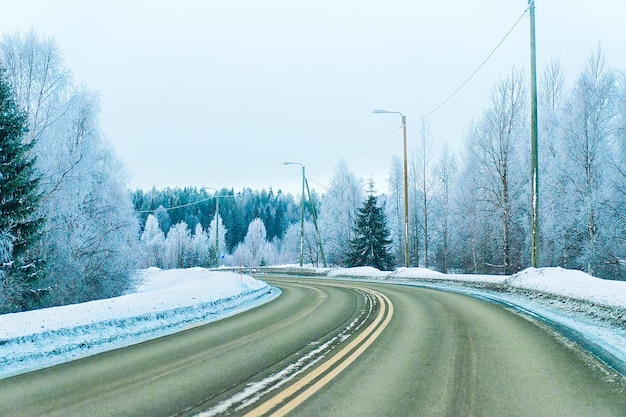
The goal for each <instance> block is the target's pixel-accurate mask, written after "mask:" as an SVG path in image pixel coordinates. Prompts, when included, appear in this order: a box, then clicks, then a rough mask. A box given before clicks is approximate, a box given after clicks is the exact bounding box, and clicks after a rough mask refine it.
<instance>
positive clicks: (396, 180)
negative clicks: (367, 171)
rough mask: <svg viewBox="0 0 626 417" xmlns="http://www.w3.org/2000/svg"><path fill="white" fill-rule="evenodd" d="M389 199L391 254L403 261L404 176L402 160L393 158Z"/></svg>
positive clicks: (388, 217) (387, 213)
mask: <svg viewBox="0 0 626 417" xmlns="http://www.w3.org/2000/svg"><path fill="white" fill-rule="evenodd" d="M388 182H389V198H388V199H387V204H386V205H385V211H386V216H387V219H388V221H389V231H390V239H391V241H392V243H391V253H392V254H393V255H394V258H395V259H396V260H397V261H400V260H403V259H404V248H405V245H404V174H403V167H402V160H401V159H400V158H399V157H397V156H394V157H393V158H392V160H391V168H390V171H389V180H388Z"/></svg>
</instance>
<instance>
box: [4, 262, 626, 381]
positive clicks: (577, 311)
mask: <svg viewBox="0 0 626 417" xmlns="http://www.w3.org/2000/svg"><path fill="white" fill-rule="evenodd" d="M265 271H266V272H268V273H269V272H282V273H289V274H292V275H318V276H327V277H333V278H349V279H368V280H370V279H371V280H376V281H386V282H397V283H403V284H408V285H419V286H428V287H435V288H442V287H444V288H446V289H448V290H454V291H459V292H463V293H467V294H469V295H472V296H475V297H480V298H486V299H489V300H492V301H496V302H504V303H508V304H510V305H515V306H519V307H521V308H522V309H524V310H525V311H529V312H531V313H533V314H537V315H539V316H541V317H545V318H547V319H549V320H551V321H553V322H555V323H560V324H563V325H565V326H567V327H569V328H571V329H574V330H575V331H577V332H579V333H580V334H582V335H583V336H584V337H585V338H586V339H588V340H590V341H592V342H593V343H594V344H595V345H598V346H600V347H602V348H603V349H605V350H606V351H608V352H610V353H611V354H612V355H614V356H615V357H616V358H618V359H619V360H621V361H622V364H623V363H626V282H625V281H607V280H602V279H598V278H594V277H592V276H590V275H587V274H585V273H583V272H580V271H572V270H565V269H562V268H540V269H533V268H529V269H526V270H524V271H522V272H520V273H518V274H515V275H513V276H502V275H467V274H442V273H440V272H436V271H431V270H429V269H424V268H400V269H398V270H396V271H394V272H382V271H379V270H377V269H375V268H370V267H360V268H336V269H329V268H312V267H311V268H308V267H305V268H301V267H298V266H294V265H284V266H280V267H271V268H267V269H265ZM141 275H142V283H141V284H140V285H138V287H137V289H136V291H135V292H133V293H130V294H127V295H124V296H122V297H116V298H111V299H107V300H98V301H92V302H89V303H83V304H76V305H70V306H63V307H55V308H49V309H42V310H37V311H29V312H24V313H17V314H7V315H0V378H4V377H7V376H10V375H15V374H18V373H22V372H26V371H29V370H33V369H37V368H42V367H46V366H50V365H53V364H56V363H61V362H65V361H68V360H72V359H76V358H79V357H84V356H88V355H92V354H95V353H99V352H103V351H105V350H110V349H114V348H118V347H122V346H127V345H130V344H133V343H138V342H141V341H145V340H148V339H152V338H155V337H159V336H162V335H165V334H171V333H174V332H176V331H180V330H182V329H184V328H187V327H190V326H194V325H197V324H199V323H207V322H210V321H215V320H218V319H220V318H223V317H226V316H228V315H232V314H236V313H237V312H240V311H243V310H246V309H249V308H253V307H255V306H257V305H260V304H262V303H265V302H268V301H270V300H272V299H274V298H276V297H277V296H278V295H279V294H280V290H278V289H276V288H272V287H270V286H269V285H267V283H265V282H263V281H260V280H257V279H254V278H252V277H249V276H246V275H240V274H237V273H233V272H225V271H219V272H215V271H209V270H206V269H202V268H192V269H187V270H167V271H162V270H159V269H156V268H151V269H148V270H143V271H141ZM622 366H623V365H622Z"/></svg>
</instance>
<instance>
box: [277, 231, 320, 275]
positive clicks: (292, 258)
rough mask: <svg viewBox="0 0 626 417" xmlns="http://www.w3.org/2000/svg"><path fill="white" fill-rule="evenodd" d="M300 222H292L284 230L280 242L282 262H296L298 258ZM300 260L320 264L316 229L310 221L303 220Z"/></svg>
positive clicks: (305, 262)
mask: <svg viewBox="0 0 626 417" xmlns="http://www.w3.org/2000/svg"><path fill="white" fill-rule="evenodd" d="M300 229H301V226H300V223H293V224H291V225H290V226H289V227H288V228H287V231H286V232H285V236H284V237H283V240H282V244H281V251H280V256H281V259H282V261H283V262H288V263H298V262H299V258H300ZM302 262H303V263H304V264H311V265H315V266H319V265H321V264H322V255H321V253H320V251H319V246H318V244H317V231H316V230H315V225H314V224H313V222H311V221H305V222H304V234H303V239H302Z"/></svg>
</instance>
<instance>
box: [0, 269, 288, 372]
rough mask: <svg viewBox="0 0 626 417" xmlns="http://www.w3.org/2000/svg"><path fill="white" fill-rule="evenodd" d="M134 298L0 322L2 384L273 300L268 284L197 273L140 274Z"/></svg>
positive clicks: (29, 313)
mask: <svg viewBox="0 0 626 417" xmlns="http://www.w3.org/2000/svg"><path fill="white" fill-rule="evenodd" d="M140 274H141V276H140V278H141V284H140V285H139V286H138V287H137V290H136V292H134V293H131V294H127V295H124V296H121V297H115V298H109V299H104V300H97V301H91V302H88V303H82V304H74V305H67V306H62V307H53V308H46V309H41V310H34V311H27V312H23V313H15V314H5V315H0V378H3V377H7V376H10V375H14V374H17V373H21V372H26V371H28V370H32V369H37V368H42V367H45V366H50V365H53V364H56V363H61V362H65V361H67V360H71V359H76V358H78V357H83V356H88V355H92V354H95V353H99V352H102V351H106V350H110V349H114V348H117V347H122V346H127V345H130V344H134V343H139V342H142V341H145V340H148V339H152V338H155V337H159V336H163V335H166V334H171V333H174V332H176V331H179V330H181V329H184V328H185V327H188V326H192V325H194V324H198V323H208V322H211V321H215V320H218V319H220V318H223V317H226V316H228V315H232V314H234V313H236V312H240V311H243V310H246V309H249V308H252V307H254V306H256V305H259V304H261V303H264V302H267V301H269V300H271V299H273V298H275V297H277V296H278V294H279V293H280V292H279V290H277V289H275V288H272V287H270V286H269V285H268V284H267V283H265V282H263V281H260V280H257V279H254V278H252V277H249V276H246V275H240V274H236V273H232V272H213V271H210V270H207V269H202V268H192V269H184V270H181V269H175V270H167V271H162V270H160V269H158V268H150V269H147V270H143V271H140Z"/></svg>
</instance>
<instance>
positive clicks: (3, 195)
mask: <svg viewBox="0 0 626 417" xmlns="http://www.w3.org/2000/svg"><path fill="white" fill-rule="evenodd" d="M27 123H28V122H27V117H26V115H25V114H24V113H23V112H21V111H20V110H19V109H18V107H17V104H16V103H15V99H14V97H13V95H12V91H11V88H10V86H9V84H8V83H7V82H5V80H4V70H2V69H1V68H0V235H3V236H4V237H5V239H4V240H5V243H6V244H5V246H7V247H8V248H10V249H11V250H10V251H4V252H5V255H6V256H4V258H6V259H5V262H3V263H2V264H1V265H0V284H1V285H0V291H1V292H2V294H0V295H1V296H2V298H3V299H4V300H3V303H2V304H4V305H3V306H0V309H1V310H6V311H18V310H24V309H28V308H32V307H34V306H35V301H36V300H33V299H32V298H33V297H34V296H36V295H37V291H36V290H35V289H36V287H35V285H34V283H35V282H36V280H37V278H38V277H37V269H38V268H37V263H36V262H35V260H34V259H33V248H34V246H35V244H36V243H37V242H38V241H39V238H40V233H39V230H40V226H41V223H42V221H43V220H42V219H41V218H37V217H36V215H35V210H36V209H37V206H38V202H39V200H40V197H39V194H38V193H37V185H38V178H37V177H36V176H35V172H34V163H35V159H34V158H33V157H32V156H31V150H32V147H33V145H34V142H32V141H31V142H29V143H25V141H24V140H25V135H26V132H27V130H28V129H27ZM9 252H10V256H8V255H9Z"/></svg>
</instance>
